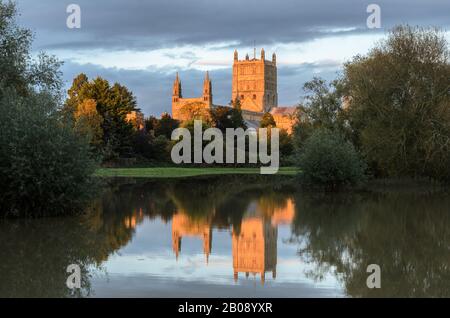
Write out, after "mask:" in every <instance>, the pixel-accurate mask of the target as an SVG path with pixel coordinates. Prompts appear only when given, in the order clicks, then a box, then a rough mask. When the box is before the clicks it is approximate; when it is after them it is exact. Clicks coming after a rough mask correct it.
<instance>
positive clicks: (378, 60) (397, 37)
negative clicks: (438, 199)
mask: <svg viewBox="0 0 450 318" xmlns="http://www.w3.org/2000/svg"><path fill="white" fill-rule="evenodd" d="M449 61H450V51H449V46H448V43H447V41H446V40H445V37H444V35H443V34H442V33H440V32H439V31H437V30H434V29H422V28H414V27H410V26H399V27H396V28H394V29H393V30H392V31H391V32H390V34H389V37H388V38H387V39H386V40H385V41H383V42H381V43H380V44H379V45H378V46H376V47H375V48H374V49H372V50H371V51H370V53H369V54H368V55H367V56H357V57H355V58H354V59H353V60H352V61H351V62H349V63H347V64H346V65H345V70H344V88H345V91H346V94H347V96H349V105H348V118H349V123H350V126H351V128H352V131H353V133H354V136H355V137H354V138H355V140H357V141H358V144H360V145H361V148H362V150H363V151H364V153H365V154H366V156H367V157H368V158H370V160H371V161H372V165H373V166H375V167H376V169H377V171H379V173H380V174H382V175H387V176H413V177H415V176H429V177H432V178H435V179H446V180H450V86H449V85H450V84H449V83H450V82H449V79H450V63H449Z"/></svg>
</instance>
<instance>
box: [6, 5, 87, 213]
mask: <svg viewBox="0 0 450 318" xmlns="http://www.w3.org/2000/svg"><path fill="white" fill-rule="evenodd" d="M16 15H17V11H16V8H15V5H14V4H13V3H11V2H9V3H7V4H4V3H2V2H0V68H1V72H0V109H1V111H0V131H1V132H2V133H1V134H0V180H1V181H0V193H1V194H2V195H1V196H0V215H6V216H24V215H33V216H39V215H55V214H65V213H70V212H80V210H81V208H82V206H83V204H84V203H85V202H86V200H87V199H88V198H89V196H90V194H91V192H92V187H90V185H91V184H92V180H93V179H92V174H93V172H94V170H95V161H94V160H93V159H92V158H91V156H90V152H89V149H90V147H89V143H88V140H86V138H85V137H83V136H80V135H79V134H77V133H76V132H75V131H74V130H73V127H72V126H71V125H66V121H63V120H61V113H60V112H59V109H60V106H61V105H60V104H59V101H60V98H59V97H60V96H61V91H60V90H59V88H60V87H62V82H61V79H60V71H59V69H58V67H59V65H60V63H59V62H58V61H57V60H56V59H55V58H53V57H47V56H46V55H44V54H42V55H41V56H40V57H39V59H38V61H37V62H36V61H33V60H32V59H31V58H30V45H31V33H30V32H29V31H28V30H25V29H21V28H19V27H18V26H17V25H16V23H15V18H16ZM5 63H6V64H5Z"/></svg>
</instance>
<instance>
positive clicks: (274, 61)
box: [272, 53, 277, 63]
mask: <svg viewBox="0 0 450 318" xmlns="http://www.w3.org/2000/svg"><path fill="white" fill-rule="evenodd" d="M272 62H273V63H277V55H276V54H275V53H273V54H272Z"/></svg>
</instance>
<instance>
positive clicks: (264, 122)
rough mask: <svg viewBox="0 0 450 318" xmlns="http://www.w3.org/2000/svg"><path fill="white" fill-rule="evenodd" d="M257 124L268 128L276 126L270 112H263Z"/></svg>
mask: <svg viewBox="0 0 450 318" xmlns="http://www.w3.org/2000/svg"><path fill="white" fill-rule="evenodd" d="M259 126H260V127H261V128H270V127H276V126H277V124H276V122H275V119H274V118H273V116H272V114H271V113H264V115H263V117H262V119H261V122H260V124H259Z"/></svg>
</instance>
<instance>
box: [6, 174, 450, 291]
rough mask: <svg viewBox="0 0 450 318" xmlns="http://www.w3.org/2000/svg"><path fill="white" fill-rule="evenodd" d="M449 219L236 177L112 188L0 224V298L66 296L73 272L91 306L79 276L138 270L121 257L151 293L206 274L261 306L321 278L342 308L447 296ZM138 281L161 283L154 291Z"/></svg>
mask: <svg viewBox="0 0 450 318" xmlns="http://www.w3.org/2000/svg"><path fill="white" fill-rule="evenodd" d="M449 211H450V198H449V196H448V194H445V193H437V194H436V193H427V192H420V191H419V192H409V191H403V192H402V191H390V192H388V193H383V192H376V193H364V194H311V193H309V194H308V193H304V192H300V191H297V189H296V188H295V187H292V186H290V185H285V184H280V183H277V182H270V183H269V182H265V181H261V180H258V179H256V178H255V179H252V177H248V178H245V182H243V177H242V176H240V177H239V178H232V177H229V178H217V179H211V178H205V179H198V180H177V181H163V182H146V183H135V184H132V183H127V184H122V185H120V184H116V185H114V186H113V187H112V188H111V190H109V191H107V192H106V193H105V194H104V195H103V196H102V198H100V199H99V200H98V201H97V202H96V203H95V204H93V206H92V209H91V211H90V213H88V214H87V215H84V216H79V217H74V218H52V219H45V220H18V221H11V220H9V221H1V222H0V242H2V249H0V259H1V260H2V262H1V264H0V270H1V276H0V296H49V297H62V296H73V293H71V292H70V291H69V290H67V288H66V287H65V280H66V278H67V277H66V271H65V270H66V267H67V264H72V263H78V264H81V265H82V267H83V269H84V271H83V284H82V285H83V290H82V291H80V293H79V294H78V295H81V296H89V295H92V294H96V295H98V296H102V295H104V293H103V292H104V290H103V291H102V290H97V289H96V287H97V285H96V281H95V275H92V272H91V269H92V268H97V267H98V268H100V269H102V268H103V270H104V271H106V272H109V271H113V272H114V270H113V269H112V268H111V267H110V265H111V262H112V261H114V260H116V261H120V262H119V263H120V264H129V262H130V261H131V262H135V264H137V263H139V261H138V260H136V258H135V260H134V261H133V260H132V258H131V259H130V258H129V257H128V258H127V256H126V255H127V250H128V251H129V250H130V249H131V250H136V249H140V251H141V252H140V254H136V255H149V258H148V260H147V261H146V262H147V263H145V264H146V265H145V266H144V267H143V270H144V272H145V273H142V275H143V276H142V277H141V278H142V279H140V282H139V284H141V285H139V286H138V287H140V288H146V289H148V290H153V289H155V290H156V293H159V292H161V291H164V290H167V288H169V289H170V288H173V293H175V294H174V295H177V296H183V295H185V294H183V293H182V292H183V290H182V289H179V288H178V287H177V286H178V285H176V282H177V281H179V278H177V277H178V276H177V275H178V274H179V272H180V271H181V273H182V275H183V279H185V280H187V281H189V284H191V285H190V289H189V291H188V293H190V292H198V293H203V294H201V295H208V292H209V290H210V289H209V288H210V286H212V285H213V284H214V282H215V279H216V278H217V277H218V275H219V277H223V281H224V284H230V286H234V288H236V289H242V290H243V289H244V288H245V284H246V282H247V279H246V278H245V276H247V275H248V276H250V277H253V276H254V280H255V281H259V282H261V283H262V284H257V285H258V286H260V288H262V289H264V290H265V291H266V292H267V293H268V294H265V295H271V296H280V291H282V290H283V288H284V286H286V285H285V284H288V285H289V284H290V286H293V284H294V285H295V284H297V285H295V286H296V287H295V289H294V290H292V292H290V293H289V294H288V295H291V296H296V295H297V294H296V292H299V294H300V295H303V296H304V295H306V296H307V295H309V294H308V293H307V294H304V293H301V289H302V288H303V287H302V286H303V285H301V284H300V283H299V279H300V278H299V277H303V278H301V282H304V281H305V279H306V281H307V282H308V283H309V284H310V285H311V286H313V287H314V286H317V285H318V284H320V283H321V282H323V281H324V279H326V277H327V276H328V277H329V276H330V275H331V277H333V279H335V280H337V281H338V282H339V284H340V286H341V287H340V288H342V292H343V294H345V295H348V296H353V297H367V296H450V284H449V282H450V265H449V264H450V215H449ZM152 224H153V225H154V227H152V226H151V225H152ZM151 229H159V230H158V231H155V233H153V232H152V231H151ZM188 237H190V238H191V239H188ZM192 242H194V243H195V244H193V245H192V244H191V245H190V246H188V245H189V244H188V243H192ZM199 242H201V244H200V246H198V244H197V243H199ZM154 250H158V251H163V252H161V253H162V254H161V253H160V252H158V253H157V254H154V252H152V251H154ZM128 253H129V252H128ZM202 253H203V254H204V260H203V262H202V264H199V263H196V262H195V259H196V258H195V254H202ZM24 255H26V257H24ZM133 255H135V254H131V256H133ZM134 257H136V256H134ZM139 258H140V256H139ZM177 258H178V261H177ZM208 258H209V264H208V265H206V264H205V263H206V262H207V261H208ZM373 263H375V264H380V266H381V269H382V288H381V289H379V290H370V289H368V288H367V287H366V284H365V281H366V278H367V273H366V268H367V265H368V264H373ZM220 264H224V268H223V269H222V268H221V267H218V266H219V265H220ZM203 266H204V267H203ZM125 268H128V267H125ZM158 268H163V269H164V270H163V271H159V272H158V271H157V269H158ZM196 269H197V270H198V271H200V272H201V273H199V274H197V276H196V275H195V270H196ZM130 270H131V269H130ZM185 271H187V272H185ZM127 273H128V272H125V274H127ZM191 273H193V274H191ZM149 275H153V276H154V277H163V278H164V282H165V283H164V288H162V287H161V288H162V289H158V287H157V284H155V282H154V281H151V282H148V281H146V280H145V277H148V276H149ZM198 275H200V277H199V276H198ZM272 276H273V277H274V278H275V279H272ZM269 277H270V278H269ZM200 278H201V279H200ZM234 279H237V281H236V282H234ZM111 281H112V282H114V278H113V276H111ZM264 281H265V283H264ZM209 284H210V285H209ZM122 285H123V286H127V283H126V282H123V283H122ZM131 286H132V285H131ZM211 288H212V287H211ZM272 291H273V292H272ZM170 292H171V293H172V291H170ZM177 292H178V293H179V294H176V293H177ZM136 293H139V291H138V290H137V291H136ZM76 295H77V294H76ZM76 295H75V296H76ZM118 295H120V294H118ZM221 295H230V296H233V295H235V292H233V291H226V290H224V291H223V294H221ZM244 295H245V294H244ZM185 296H189V294H186V295H185Z"/></svg>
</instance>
